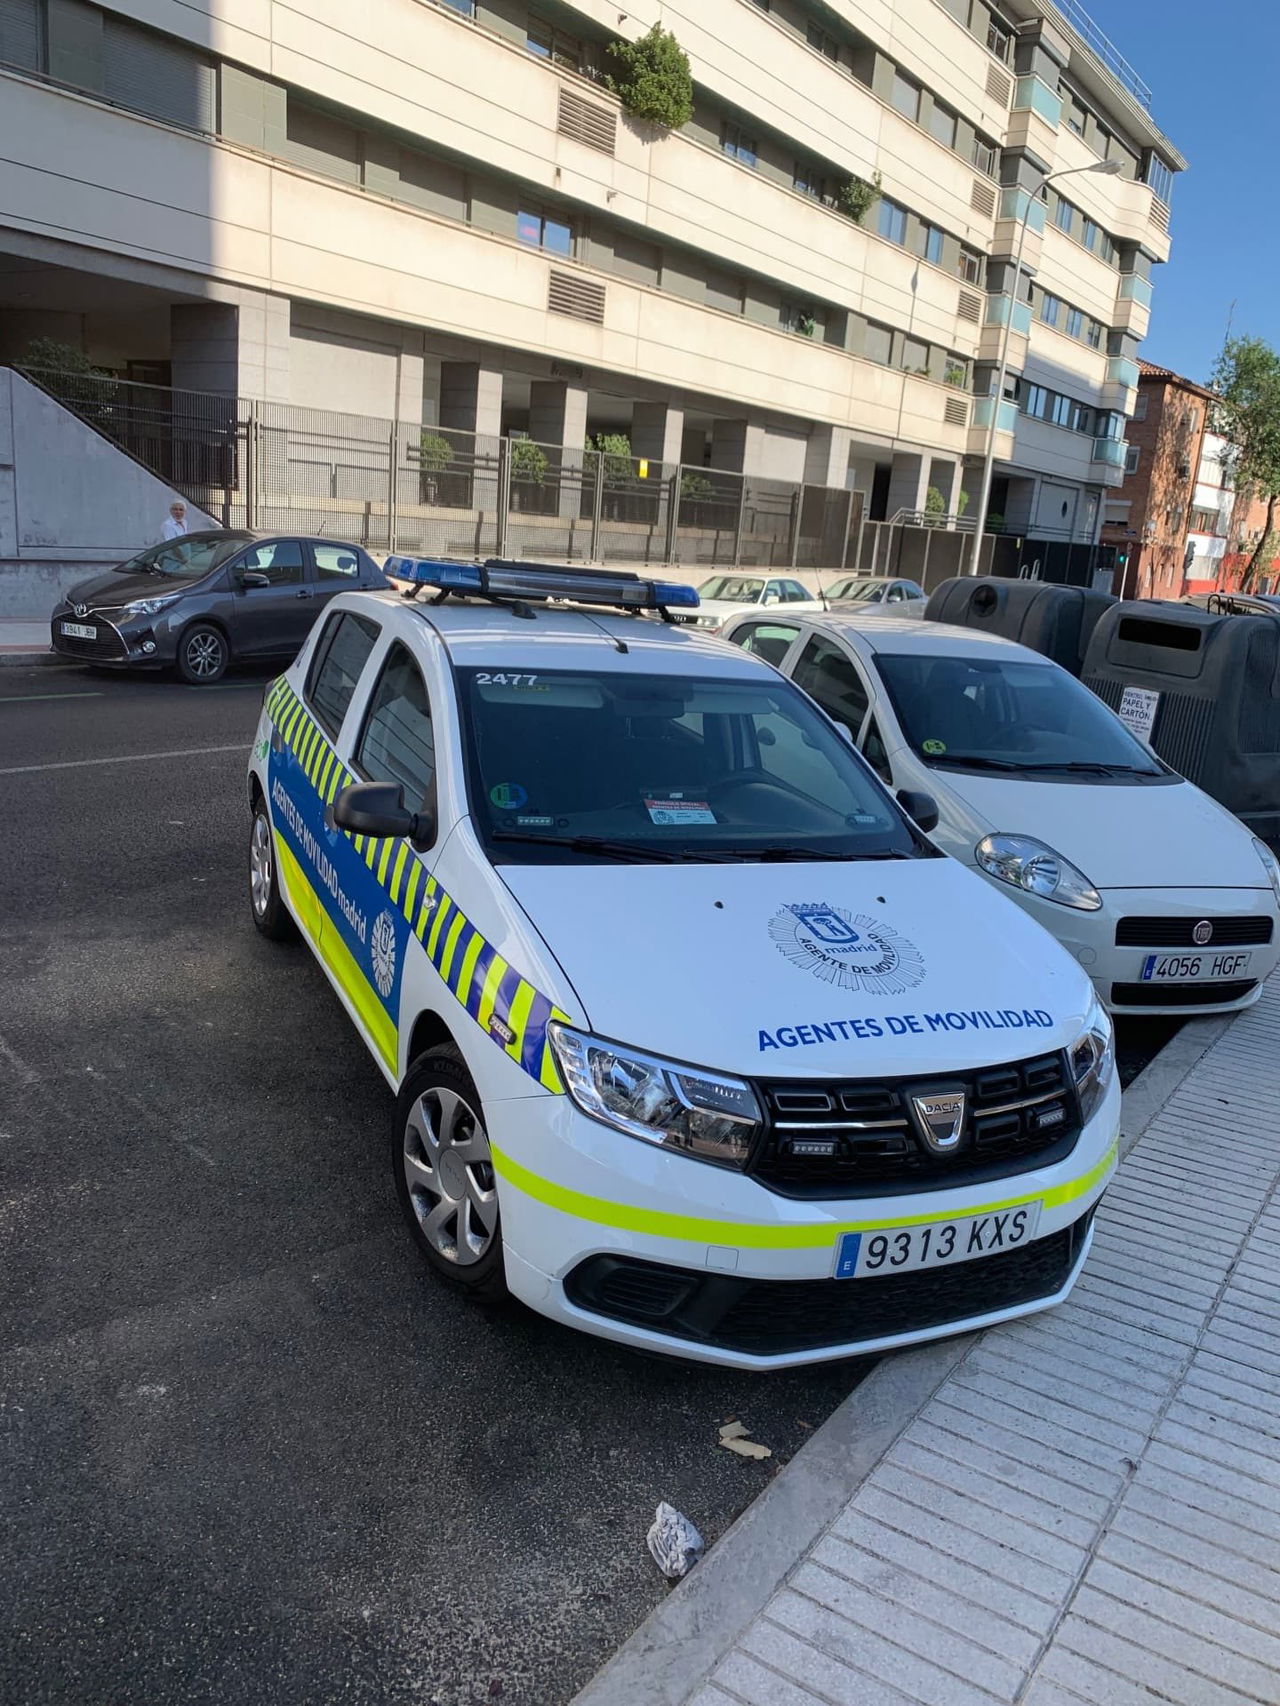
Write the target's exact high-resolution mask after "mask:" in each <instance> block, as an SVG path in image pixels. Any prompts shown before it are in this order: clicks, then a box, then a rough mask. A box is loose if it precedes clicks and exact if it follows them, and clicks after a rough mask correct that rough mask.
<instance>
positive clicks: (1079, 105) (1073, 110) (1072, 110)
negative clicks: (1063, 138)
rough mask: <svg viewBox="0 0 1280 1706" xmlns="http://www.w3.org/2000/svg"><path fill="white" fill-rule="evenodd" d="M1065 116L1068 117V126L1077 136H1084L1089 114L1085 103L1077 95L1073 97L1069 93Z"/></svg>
mask: <svg viewBox="0 0 1280 1706" xmlns="http://www.w3.org/2000/svg"><path fill="white" fill-rule="evenodd" d="M1064 116H1065V117H1066V121H1067V124H1068V125H1069V126H1070V128H1071V129H1072V130H1074V131H1075V133H1076V135H1077V136H1083V135H1084V132H1085V126H1086V125H1087V124H1088V122H1089V114H1088V111H1087V109H1086V107H1085V104H1084V102H1083V101H1081V100H1078V99H1077V98H1076V96H1075V95H1072V94H1070V93H1069V92H1068V93H1067V104H1066V108H1065V112H1064Z"/></svg>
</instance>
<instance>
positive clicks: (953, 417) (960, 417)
mask: <svg viewBox="0 0 1280 1706" xmlns="http://www.w3.org/2000/svg"><path fill="white" fill-rule="evenodd" d="M942 418H943V420H945V421H946V423H947V425H948V426H967V425H968V424H969V405H968V403H962V402H961V401H960V399H959V398H958V397H948V398H947V403H946V407H945V408H944V409H943V411H942Z"/></svg>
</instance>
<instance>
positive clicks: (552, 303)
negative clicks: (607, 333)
mask: <svg viewBox="0 0 1280 1706" xmlns="http://www.w3.org/2000/svg"><path fill="white" fill-rule="evenodd" d="M604 301H605V292H604V286H603V285H602V284H596V283H595V282H594V280H592V279H589V278H578V277H576V276H575V275H574V274H573V273H571V272H555V271H553V272H552V274H551V285H550V288H549V289H548V291H547V308H548V311H549V312H550V313H552V314H563V315H564V316H565V317H566V319H569V320H586V321H588V322H589V323H590V324H591V325H593V326H603V325H604Z"/></svg>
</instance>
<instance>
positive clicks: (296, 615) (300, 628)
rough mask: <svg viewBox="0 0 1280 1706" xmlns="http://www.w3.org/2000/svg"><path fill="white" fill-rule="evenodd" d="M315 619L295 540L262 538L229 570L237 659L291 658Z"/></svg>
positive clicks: (308, 576)
mask: <svg viewBox="0 0 1280 1706" xmlns="http://www.w3.org/2000/svg"><path fill="white" fill-rule="evenodd" d="M315 619H316V587H315V582H314V581H313V579H312V572H311V562H310V559H309V557H308V555H307V552H306V549H305V547H304V546H303V543H302V541H301V540H300V539H264V540H263V541H262V542H261V543H260V544H257V545H251V546H250V547H249V549H248V550H247V551H246V552H245V553H244V554H243V556H241V557H238V558H237V559H236V562H235V563H234V565H233V566H232V569H231V618H230V627H231V644H232V646H233V648H234V650H235V652H236V654H237V656H239V657H244V658H252V657H273V656H281V657H292V656H293V655H294V653H295V652H297V651H298V650H300V648H301V646H302V642H303V641H304V640H305V639H306V637H307V635H308V634H309V633H310V632H311V626H312V624H313V623H314V621H315Z"/></svg>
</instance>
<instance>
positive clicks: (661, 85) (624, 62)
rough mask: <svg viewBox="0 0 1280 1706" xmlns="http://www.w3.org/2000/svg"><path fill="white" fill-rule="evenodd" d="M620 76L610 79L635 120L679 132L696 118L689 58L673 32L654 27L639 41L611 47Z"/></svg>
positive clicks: (659, 25) (610, 83) (613, 87)
mask: <svg viewBox="0 0 1280 1706" xmlns="http://www.w3.org/2000/svg"><path fill="white" fill-rule="evenodd" d="M609 54H610V57H611V58H613V59H615V60H616V61H617V62H618V68H619V69H618V74H617V76H616V77H610V78H608V79H607V81H608V84H609V87H610V88H611V89H612V90H613V92H614V94H615V95H617V97H618V98H619V100H620V101H621V102H622V104H623V106H624V107H625V108H626V109H627V111H628V112H629V113H633V114H634V115H635V116H636V118H645V119H648V120H649V121H650V123H652V124H660V125H662V126H663V128H664V129H666V130H679V128H680V126H681V125H682V124H688V122H689V120H690V119H691V118H692V117H693V73H692V71H691V70H690V69H689V56H688V54H687V53H686V52H685V51H684V49H683V48H682V47H681V46H680V43H679V42H678V41H677V40H676V38H675V37H674V36H673V35H672V33H671V31H670V30H664V29H663V27H662V25H661V24H655V25H654V26H653V28H652V29H651V30H650V31H649V33H648V35H643V36H641V37H640V39H639V41H613V42H610V43H609Z"/></svg>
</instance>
